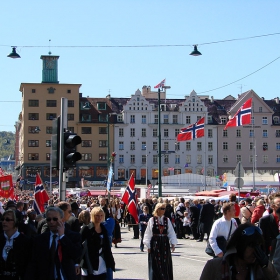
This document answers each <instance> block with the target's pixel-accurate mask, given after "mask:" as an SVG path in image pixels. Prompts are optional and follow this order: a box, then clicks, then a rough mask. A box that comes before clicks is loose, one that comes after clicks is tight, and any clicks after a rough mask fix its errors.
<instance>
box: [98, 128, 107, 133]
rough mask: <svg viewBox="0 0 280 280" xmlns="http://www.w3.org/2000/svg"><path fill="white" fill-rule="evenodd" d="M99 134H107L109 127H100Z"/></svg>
mask: <svg viewBox="0 0 280 280" xmlns="http://www.w3.org/2000/svg"><path fill="white" fill-rule="evenodd" d="M99 134H107V127H99Z"/></svg>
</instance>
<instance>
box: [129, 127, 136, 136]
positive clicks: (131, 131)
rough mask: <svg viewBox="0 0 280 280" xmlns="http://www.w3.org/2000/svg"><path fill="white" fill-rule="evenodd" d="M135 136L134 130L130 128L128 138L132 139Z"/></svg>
mask: <svg viewBox="0 0 280 280" xmlns="http://www.w3.org/2000/svg"><path fill="white" fill-rule="evenodd" d="M134 136H135V128H131V129H130V137H134Z"/></svg>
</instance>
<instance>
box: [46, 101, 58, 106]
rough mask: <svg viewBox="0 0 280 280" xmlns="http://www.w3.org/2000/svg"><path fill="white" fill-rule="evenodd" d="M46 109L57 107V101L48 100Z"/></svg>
mask: <svg viewBox="0 0 280 280" xmlns="http://www.w3.org/2000/svg"><path fill="white" fill-rule="evenodd" d="M46 107H56V100H46Z"/></svg>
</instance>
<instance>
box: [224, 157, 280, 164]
mask: <svg viewBox="0 0 280 280" xmlns="http://www.w3.org/2000/svg"><path fill="white" fill-rule="evenodd" d="M254 158H255V156H253V155H250V156H249V162H250V163H253V160H254ZM258 160H259V159H258ZM239 161H242V156H241V155H236V162H239ZM261 161H262V163H268V155H263V156H262V158H261ZM223 162H224V163H228V162H229V156H227V155H224V156H223ZM276 163H280V155H276Z"/></svg>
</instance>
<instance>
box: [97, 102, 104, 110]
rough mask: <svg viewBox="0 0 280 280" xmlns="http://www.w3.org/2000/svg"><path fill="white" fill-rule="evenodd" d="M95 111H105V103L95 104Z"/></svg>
mask: <svg viewBox="0 0 280 280" xmlns="http://www.w3.org/2000/svg"><path fill="white" fill-rule="evenodd" d="M97 109H98V110H106V103H105V102H97Z"/></svg>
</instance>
